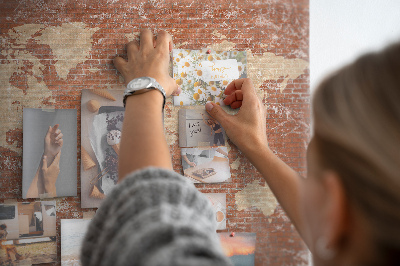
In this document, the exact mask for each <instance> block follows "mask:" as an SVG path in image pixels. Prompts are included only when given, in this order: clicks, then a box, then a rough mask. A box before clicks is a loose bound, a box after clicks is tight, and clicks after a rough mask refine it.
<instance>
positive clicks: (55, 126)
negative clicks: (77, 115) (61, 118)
mask: <svg viewBox="0 0 400 266" xmlns="http://www.w3.org/2000/svg"><path fill="white" fill-rule="evenodd" d="M59 126H60V125H59V124H55V125H54V127H53V129H52V130H51V131H52V132H53V133H54V132H56V131H57V129H58V127H59Z"/></svg>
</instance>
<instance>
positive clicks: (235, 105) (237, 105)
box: [231, 101, 243, 109]
mask: <svg viewBox="0 0 400 266" xmlns="http://www.w3.org/2000/svg"><path fill="white" fill-rule="evenodd" d="M242 103H243V102H242V101H239V102H234V103H232V104H231V108H232V109H237V108H240V107H242Z"/></svg>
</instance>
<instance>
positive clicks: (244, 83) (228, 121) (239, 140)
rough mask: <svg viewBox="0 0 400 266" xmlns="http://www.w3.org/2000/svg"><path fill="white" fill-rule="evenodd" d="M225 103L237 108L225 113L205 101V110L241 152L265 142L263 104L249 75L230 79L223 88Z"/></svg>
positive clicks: (256, 147)
mask: <svg viewBox="0 0 400 266" xmlns="http://www.w3.org/2000/svg"><path fill="white" fill-rule="evenodd" d="M225 95H227V96H226V98H225V100H224V104H225V105H229V106H231V108H233V109H236V108H240V110H239V112H238V113H237V114H236V115H229V114H227V113H226V112H225V111H224V110H223V109H222V108H221V106H219V105H217V104H215V103H212V102H209V103H207V104H206V110H207V112H208V113H209V114H210V115H211V116H212V117H213V118H214V119H216V120H217V121H218V122H219V123H220V124H221V126H222V127H223V128H224V129H225V132H226V134H227V135H228V137H229V138H230V140H231V141H232V142H233V143H234V144H235V145H236V146H237V147H238V148H239V149H240V150H241V151H242V152H243V153H244V154H245V155H247V154H248V153H249V152H250V153H251V152H254V151H256V150H259V149H260V148H261V147H265V146H267V145H268V140H267V134H266V121H265V108H264V105H263V104H262V102H261V100H260V99H259V97H258V96H257V94H256V92H255V89H254V86H253V83H252V81H251V79H248V78H246V79H238V80H234V81H232V82H231V83H230V84H229V85H228V86H227V87H226V89H225Z"/></svg>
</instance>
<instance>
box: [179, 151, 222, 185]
mask: <svg viewBox="0 0 400 266" xmlns="http://www.w3.org/2000/svg"><path fill="white" fill-rule="evenodd" d="M181 155H182V168H183V173H184V175H185V176H186V177H188V178H189V179H190V180H191V181H193V182H194V183H218V182H229V179H230V168H229V160H228V150H227V148H226V147H218V148H182V149H181Z"/></svg>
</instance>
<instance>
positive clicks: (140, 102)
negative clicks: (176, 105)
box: [126, 90, 164, 109]
mask: <svg viewBox="0 0 400 266" xmlns="http://www.w3.org/2000/svg"><path fill="white" fill-rule="evenodd" d="M163 102H164V97H163V95H162V94H161V92H159V91H157V90H151V91H148V92H145V93H141V94H133V95H130V96H128V97H127V98H126V108H131V107H136V108H137V107H140V108H146V109H162V107H163Z"/></svg>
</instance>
